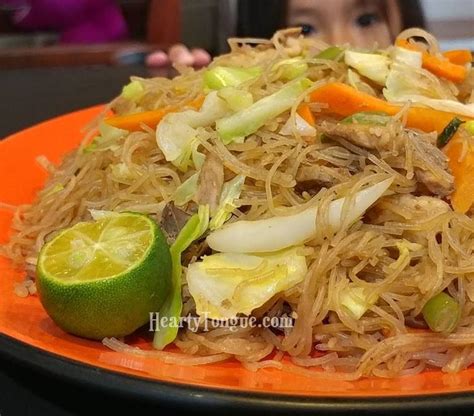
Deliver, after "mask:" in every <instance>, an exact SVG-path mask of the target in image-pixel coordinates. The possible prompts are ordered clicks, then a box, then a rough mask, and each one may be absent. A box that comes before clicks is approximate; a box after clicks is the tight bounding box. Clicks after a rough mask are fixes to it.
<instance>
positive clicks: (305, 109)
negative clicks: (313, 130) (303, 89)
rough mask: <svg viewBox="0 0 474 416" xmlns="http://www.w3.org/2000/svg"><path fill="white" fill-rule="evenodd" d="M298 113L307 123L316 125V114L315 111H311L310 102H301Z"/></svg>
mask: <svg viewBox="0 0 474 416" xmlns="http://www.w3.org/2000/svg"><path fill="white" fill-rule="evenodd" d="M297 113H298V114H299V116H300V117H301V118H302V119H303V120H304V121H306V123H308V124H309V125H310V126H313V127H314V126H315V125H316V120H315V119H314V115H313V112H312V111H311V109H310V108H309V105H308V104H305V103H303V104H301V105H300V106H299V107H298V110H297Z"/></svg>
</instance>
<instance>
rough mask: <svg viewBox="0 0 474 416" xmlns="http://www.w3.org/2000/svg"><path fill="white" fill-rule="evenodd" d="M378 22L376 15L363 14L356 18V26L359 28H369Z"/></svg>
mask: <svg viewBox="0 0 474 416" xmlns="http://www.w3.org/2000/svg"><path fill="white" fill-rule="evenodd" d="M378 21H379V16H378V15H377V14H376V13H364V14H361V15H360V16H358V17H357V18H356V24H357V25H358V26H360V27H369V26H371V25H373V24H375V23H377V22H378Z"/></svg>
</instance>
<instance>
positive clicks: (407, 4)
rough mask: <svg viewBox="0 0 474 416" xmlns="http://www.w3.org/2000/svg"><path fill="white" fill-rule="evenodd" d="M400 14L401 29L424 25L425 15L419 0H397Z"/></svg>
mask: <svg viewBox="0 0 474 416" xmlns="http://www.w3.org/2000/svg"><path fill="white" fill-rule="evenodd" d="M398 7H399V8H400V15H401V16H402V30H403V29H407V28H409V27H421V28H424V27H425V16H424V15H423V8H422V7H421V2H420V0H398Z"/></svg>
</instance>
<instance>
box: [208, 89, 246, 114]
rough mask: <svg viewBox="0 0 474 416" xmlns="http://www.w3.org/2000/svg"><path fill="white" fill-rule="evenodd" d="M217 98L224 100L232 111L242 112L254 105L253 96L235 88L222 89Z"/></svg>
mask: <svg viewBox="0 0 474 416" xmlns="http://www.w3.org/2000/svg"><path fill="white" fill-rule="evenodd" d="M217 96H218V97H219V98H222V99H223V100H224V101H225V102H226V103H227V105H228V106H229V107H230V109H231V110H232V111H240V110H243V109H244V108H247V107H250V106H251V105H252V104H253V97H252V94H250V93H249V92H248V91H242V90H239V89H237V88H234V87H226V88H222V89H221V90H220V91H219V92H218V93H217Z"/></svg>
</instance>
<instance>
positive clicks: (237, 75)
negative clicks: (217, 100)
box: [204, 66, 262, 90]
mask: <svg viewBox="0 0 474 416" xmlns="http://www.w3.org/2000/svg"><path fill="white" fill-rule="evenodd" d="M261 73H262V68H260V67H258V66H255V67H251V68H234V67H229V66H216V67H214V68H211V69H208V70H207V71H206V72H204V86H205V87H206V88H208V89H211V90H220V89H221V88H225V87H236V86H237V85H240V84H242V83H243V82H245V81H249V80H251V79H253V78H257V77H258V76H260V74H261Z"/></svg>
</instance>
